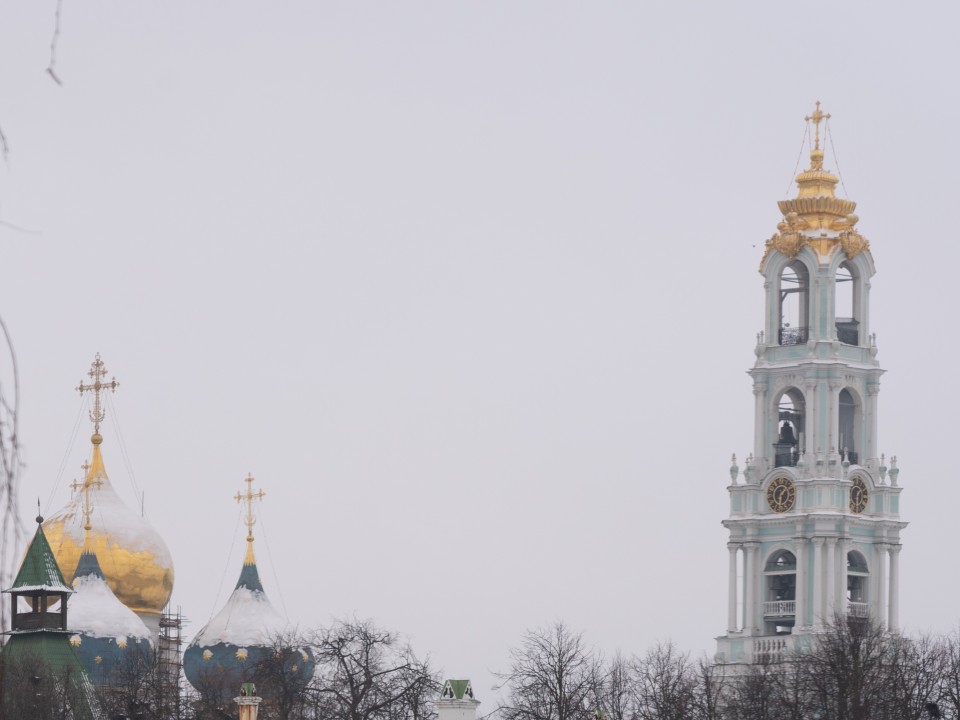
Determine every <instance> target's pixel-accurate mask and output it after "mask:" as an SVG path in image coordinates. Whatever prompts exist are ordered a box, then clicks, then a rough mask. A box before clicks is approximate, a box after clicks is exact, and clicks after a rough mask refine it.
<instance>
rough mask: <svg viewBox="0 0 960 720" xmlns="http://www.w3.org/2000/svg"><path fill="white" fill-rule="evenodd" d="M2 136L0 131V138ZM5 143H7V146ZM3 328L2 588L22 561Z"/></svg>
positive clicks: (14, 379) (18, 465) (16, 387)
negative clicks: (5, 376) (5, 375)
mask: <svg viewBox="0 0 960 720" xmlns="http://www.w3.org/2000/svg"><path fill="white" fill-rule="evenodd" d="M2 138H3V135H2V133H0V140H2ZM5 147H6V146H5V145H4V148H5ZM0 331H2V333H3V340H4V342H5V343H6V346H7V350H8V351H9V353H10V379H9V382H0V584H2V585H3V587H7V585H8V584H9V583H10V581H11V580H12V577H11V576H12V572H13V569H14V567H15V563H16V562H17V561H18V560H19V554H20V550H19V546H20V541H21V540H22V538H23V525H22V524H21V523H20V511H19V507H18V505H19V502H20V500H19V495H18V492H19V488H20V483H19V480H20V470H21V469H22V467H23V461H22V459H21V457H20V435H19V422H18V418H19V415H20V375H19V371H18V369H17V356H16V353H14V351H13V342H12V340H11V339H10V333H9V331H8V330H7V326H6V324H5V323H4V322H3V319H2V318H0ZM7 612H8V608H7V604H6V603H0V628H6V627H7Z"/></svg>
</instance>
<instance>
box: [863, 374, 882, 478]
mask: <svg viewBox="0 0 960 720" xmlns="http://www.w3.org/2000/svg"><path fill="white" fill-rule="evenodd" d="M879 394H880V383H878V382H868V383H867V422H869V423H870V436H869V437H868V438H867V443H866V447H864V457H862V458H860V464H861V465H863V464H864V458H875V457H877V405H878V404H879V403H878V400H879V398H878V397H877V396H878V395H879Z"/></svg>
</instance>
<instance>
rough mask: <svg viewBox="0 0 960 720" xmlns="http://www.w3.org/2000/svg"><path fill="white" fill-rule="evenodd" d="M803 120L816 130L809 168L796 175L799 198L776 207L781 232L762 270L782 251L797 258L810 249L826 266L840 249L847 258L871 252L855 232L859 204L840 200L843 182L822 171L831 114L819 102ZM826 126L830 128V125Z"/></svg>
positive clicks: (769, 243)
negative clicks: (823, 138)
mask: <svg viewBox="0 0 960 720" xmlns="http://www.w3.org/2000/svg"><path fill="white" fill-rule="evenodd" d="M804 119H805V120H806V121H807V122H808V123H811V124H812V125H813V128H814V142H813V149H812V150H811V151H810V167H809V168H807V169H806V170H804V171H803V172H801V173H800V174H799V175H797V189H798V191H797V196H796V197H795V198H792V199H790V200H781V201H780V202H778V203H777V205H778V206H779V208H780V212H781V213H783V220H782V221H781V222H780V223H779V224H778V225H777V230H778V232H777V233H776V234H775V235H773V237H771V238H770V239H769V240H767V243H766V250H765V252H764V255H763V260H761V262H760V264H761V267H762V266H763V261H765V260H766V259H767V256H768V255H769V254H770V252H771V251H772V250H779V251H780V252H781V253H783V254H784V255H786V256H787V257H789V258H794V257H796V255H797V253H798V252H800V250H802V249H803V248H804V247H807V246H809V247H810V248H811V249H813V250H814V251H815V252H816V253H817V255H818V256H819V258H820V261H821V263H823V262H826V261H827V260H828V259H829V258H830V257H832V256H833V254H834V253H835V252H836V251H837V249H838V248H841V249H842V250H843V252H844V253H845V254H846V256H847V257H848V258H853V257H855V256H856V255H858V254H859V253H861V252H864V251H869V248H870V243H869V241H868V240H867V239H866V238H865V237H863V236H862V235H861V234H860V233H859V232H857V230H856V229H855V226H856V224H857V222H859V220H860V218H858V217H857V216H856V215H855V214H854V210H856V209H857V203H855V202H854V201H853V200H847V199H844V198H838V197H837V194H836V189H837V183H838V182H840V178H839V177H838V176H837V175H834V174H833V173H831V172H830V171H829V170H825V169H824V167H823V149H822V148H821V147H820V123H821V122H824V121H828V120H830V114H829V113H825V112H823V111H822V110H821V109H820V101H819V100H818V101H817V104H816V108H815V109H814V111H813V114H811V115H808V116H806V117H805V118H804ZM825 126H826V127H828V128H829V124H825ZM805 137H806V136H805Z"/></svg>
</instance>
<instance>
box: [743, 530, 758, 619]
mask: <svg viewBox="0 0 960 720" xmlns="http://www.w3.org/2000/svg"><path fill="white" fill-rule="evenodd" d="M743 547H744V549H745V553H744V562H743V574H744V576H745V578H746V583H745V585H746V590H745V593H744V598H743V606H744V611H743V616H744V618H743V632H744V633H746V634H748V635H752V634H754V632H755V631H756V629H757V603H756V597H755V596H756V594H757V582H756V575H757V543H744V546H743Z"/></svg>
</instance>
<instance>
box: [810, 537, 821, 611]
mask: <svg viewBox="0 0 960 720" xmlns="http://www.w3.org/2000/svg"><path fill="white" fill-rule="evenodd" d="M823 541H824V538H822V537H815V538H813V539H812V542H813V547H814V556H813V558H814V560H813V572H812V573H810V580H811V585H813V624H814V626H815V627H821V626H822V625H823V619H824V618H823V615H824V613H823V577H824V575H823Z"/></svg>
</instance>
